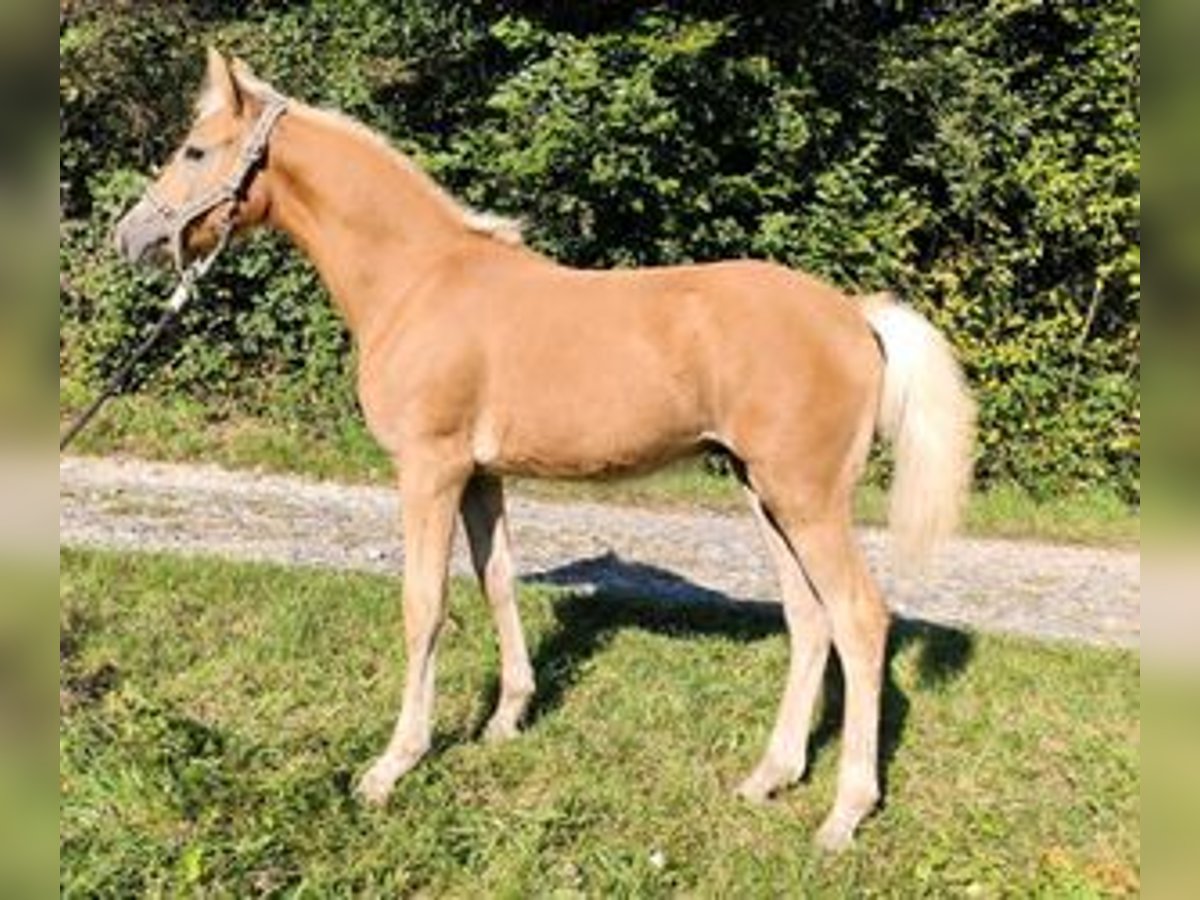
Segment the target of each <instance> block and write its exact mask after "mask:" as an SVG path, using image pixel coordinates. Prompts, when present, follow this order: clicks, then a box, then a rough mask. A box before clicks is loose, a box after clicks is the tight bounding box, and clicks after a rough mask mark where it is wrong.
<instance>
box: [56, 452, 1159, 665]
mask: <svg viewBox="0 0 1200 900" xmlns="http://www.w3.org/2000/svg"><path fill="white" fill-rule="evenodd" d="M59 501H60V505H59V538H60V543H61V545H63V546H75V547H94V548H106V549H118V550H130V551H170V552H175V553H184V554H202V555H216V556H223V557H227V558H230V559H236V560H260V561H269V562H275V563H283V564H287V565H297V566H319V567H325V568H335V569H347V570H356V571H364V572H377V573H390V574H395V573H398V572H399V571H400V567H401V564H402V561H403V552H404V551H403V547H402V545H401V542H400V536H399V515H398V504H399V497H398V495H397V493H396V492H395V491H393V490H389V489H386V488H379V487H363V486H351V485H342V484H334V483H328V482H314V481H308V480H304V479H300V478H296V477H291V476H281V475H264V474H260V473H255V472H247V471H229V470H225V469H221V468H219V467H217V466H211V465H181V464H173V463H158V462H147V461H144V460H137V459H121V458H108V457H106V458H90V457H65V458H63V459H62V460H61V461H60V463H59ZM510 519H511V525H512V530H513V544H514V550H515V554H516V557H517V564H518V571H519V572H520V573H521V576H522V577H523V578H525V579H526V580H530V581H539V582H543V583H550V584H557V585H562V586H566V587H570V588H571V589H572V590H583V591H594V592H599V593H605V594H621V595H639V596H655V597H662V598H665V599H672V600H679V601H684V602H686V601H698V600H703V599H712V598H714V597H721V598H731V599H735V600H759V601H763V600H768V601H769V600H773V599H774V597H775V595H776V586H775V580H774V574H773V572H772V570H771V568H770V566H769V564H768V561H767V559H766V555H765V552H764V551H763V549H762V547H761V544H760V539H759V537H758V534H757V532H756V530H755V527H754V524H753V522H752V521H751V519H750V517H749V514H746V515H744V516H738V515H729V514H722V513H715V512H708V511H696V512H682V511H678V510H672V511H664V510H655V509H638V508H632V507H628V506H617V505H609V504H595V503H561V502H558V503H556V502H547V501H542V500H532V499H527V498H523V497H520V496H515V497H512V498H511V499H510ZM860 534H861V538H862V541H863V544H864V546H865V548H866V553H867V556H868V558H869V560H870V562H871V565H872V568H873V569H874V571H875V572H876V573H877V574H878V575H879V577H880V580H881V583H882V585H883V589H884V592H885V595H886V596H887V597H888V600H889V604H890V605H891V607H892V610H893V611H894V612H896V613H898V614H900V615H902V616H904V617H906V618H911V619H920V620H925V621H929V622H935V623H939V624H946V625H952V626H965V627H970V628H977V629H981V630H985V631H995V632H1007V633H1013V634H1021V635H1030V636H1034V637H1039V638H1044V639H1058V640H1070V641H1078V642H1083V643H1087V644H1096V645H1117V646H1124V647H1137V646H1138V644H1139V639H1140V631H1141V627H1140V607H1141V587H1140V583H1141V574H1140V568H1141V566H1140V555H1139V554H1138V553H1137V552H1131V551H1127V550H1112V549H1103V548H1091V547H1075V546H1065V545H1055V544H1040V543H1033V542H1027V541H1008V540H983V539H966V538H963V539H956V540H954V541H952V542H950V544H949V545H948V546H947V547H945V548H943V551H942V553H941V557H940V559H939V563H938V565H937V566H936V567H935V570H934V572H933V573H932V574H931V575H929V576H928V577H927V578H925V579H924V580H923V581H922V582H921V583H920V584H919V585H912V584H902V583H901V582H900V581H899V580H897V579H895V578H893V577H892V576H891V575H890V574H889V572H888V565H887V562H886V556H887V554H886V542H887V537H886V534H885V533H883V532H881V531H878V530H874V529H866V530H863V531H862V532H861V533H860ZM452 566H453V569H454V570H455V571H456V572H459V573H467V572H469V571H470V568H469V563H468V559H467V556H466V552H465V547H464V542H463V540H462V536H461V535H459V536H458V537H457V538H456V546H455V554H454V560H453V563H452Z"/></svg>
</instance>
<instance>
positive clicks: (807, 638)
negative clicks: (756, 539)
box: [738, 489, 830, 802]
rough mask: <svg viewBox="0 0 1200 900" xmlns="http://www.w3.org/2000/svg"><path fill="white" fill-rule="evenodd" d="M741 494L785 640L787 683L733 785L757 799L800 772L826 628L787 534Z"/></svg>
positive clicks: (759, 503) (758, 503) (795, 778)
mask: <svg viewBox="0 0 1200 900" xmlns="http://www.w3.org/2000/svg"><path fill="white" fill-rule="evenodd" d="M747 493H748V494H749V495H750V505H751V507H752V509H753V510H754V516H755V519H756V520H757V521H758V525H759V529H760V530H761V532H762V536H763V541H764V543H765V544H766V545H767V550H768V552H769V553H770V555H771V559H772V560H773V561H774V563H775V567H776V569H777V571H778V574H779V586H780V590H781V592H782V595H783V612H784V618H785V619H786V621H787V626H788V634H789V640H790V643H791V660H790V662H789V664H788V676H787V685H786V686H785V688H784V691H783V700H782V701H781V702H780V705H779V715H778V717H777V719H776V722H775V728H774V730H773V731H772V732H771V740H770V742H769V743H768V744H767V751H766V753H765V754H764V755H763V758H762V761H761V762H760V763H759V764H758V766H757V767H756V768H755V770H754V772H753V773H751V775H750V776H749V777H748V778H747V779H746V780H745V781H743V782H742V783H741V785H740V786H739V787H738V793H739V794H740V795H741V796H743V797H745V798H746V799H747V800H751V801H755V802H759V801H762V800H765V799H766V798H767V797H768V796H770V795H771V794H772V793H773V792H774V791H776V790H778V789H779V788H782V787H785V786H787V785H788V784H791V783H793V782H795V781H798V780H799V779H800V778H801V777H802V776H803V775H804V770H805V767H806V765H807V760H808V737H809V731H810V728H811V725H812V715H813V707H814V706H815V704H816V699H817V693H818V691H819V690H820V688H821V684H822V683H823V675H824V673H825V664H826V661H827V660H828V658H829V639H830V629H829V620H828V618H827V617H826V615H825V610H823V609H822V608H821V604H820V602H819V601H818V600H817V597H816V595H815V594H814V593H813V590H812V586H811V585H810V584H809V583H808V580H807V578H806V577H805V575H804V571H803V570H802V569H801V567H800V563H799V562H798V561H797V559H796V557H795V555H794V554H793V553H792V549H791V547H789V546H788V542H787V539H786V538H785V537H784V536H783V534H782V533H781V532H780V530H779V527H778V526H777V525H776V523H775V522H774V521H773V520H772V519H771V517H770V515H769V514H768V513H767V512H766V510H765V509H764V508H763V505H762V501H761V500H760V499H759V498H758V495H757V494H754V493H753V491H751V490H749V489H747Z"/></svg>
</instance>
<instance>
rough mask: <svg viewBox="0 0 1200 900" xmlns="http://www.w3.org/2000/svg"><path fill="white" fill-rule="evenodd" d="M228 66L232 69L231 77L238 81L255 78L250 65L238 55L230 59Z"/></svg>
mask: <svg viewBox="0 0 1200 900" xmlns="http://www.w3.org/2000/svg"><path fill="white" fill-rule="evenodd" d="M229 68H230V69H232V70H233V77H234V78H236V79H237V80H238V81H243V80H244V81H254V80H255V78H256V76H255V74H254V71H253V70H252V69H251V68H250V65H249V64H248V63H247V62H246V61H245V60H244V59H242V58H241V57H240V56H235V57H234V58H233V59H232V60H231V61H230V63H229Z"/></svg>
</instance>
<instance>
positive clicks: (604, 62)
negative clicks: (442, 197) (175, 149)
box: [60, 0, 1141, 501]
mask: <svg viewBox="0 0 1200 900" xmlns="http://www.w3.org/2000/svg"><path fill="white" fill-rule="evenodd" d="M232 6H233V7H234V8H229V5H226V4H222V5H219V6H218V5H216V4H184V3H179V2H177V3H172V2H161V3H155V4H132V3H129V4H120V3H118V4H115V5H107V6H103V7H101V6H99V5H96V6H89V7H86V12H84V13H80V14H79V16H80V18H79V19H77V20H76V21H72V22H69V23H68V25H67V27H66V29H65V30H64V31H63V32H62V33H61V36H60V53H61V55H62V69H61V72H62V74H61V78H60V101H61V104H62V110H63V114H62V154H63V162H62V173H63V179H64V198H65V199H64V202H65V204H66V211H67V213H68V214H69V216H70V217H74V218H80V219H82V218H83V217H86V223H84V224H79V225H78V226H72V227H69V228H67V229H65V230H64V237H63V239H62V241H61V248H62V256H63V265H64V267H65V268H66V269H67V270H68V272H69V273H70V275H71V277H72V278H73V279H74V280H75V282H76V283H77V285H78V286H80V288H81V292H82V293H83V294H84V295H85V296H86V297H87V298H88V299H87V300H86V301H84V300H80V301H79V302H76V303H71V304H68V305H66V306H65V307H64V313H63V348H64V352H63V366H64V369H65V371H66V373H67V376H68V377H69V378H73V379H81V380H94V379H95V378H96V377H97V376H98V375H99V374H101V372H102V371H103V364H102V360H103V359H104V358H105V357H106V354H108V353H109V352H110V351H112V349H113V348H114V347H119V346H122V345H124V344H128V343H129V342H131V341H133V340H134V339H135V335H136V331H137V327H138V326H139V325H141V324H143V323H144V322H145V319H146V316H147V314H148V312H149V311H148V310H147V309H146V308H145V301H144V300H142V299H140V298H142V297H144V296H145V293H144V292H143V291H142V288H143V287H144V280H145V278H146V276H144V275H140V274H134V273H130V272H129V271H128V270H127V269H126V268H125V267H123V266H120V265H119V264H117V263H116V262H115V260H113V259H112V258H111V254H110V253H109V252H108V250H107V248H106V246H105V242H104V241H105V239H104V238H103V237H102V236H103V234H104V233H106V232H107V229H108V228H109V227H110V225H111V220H112V217H113V216H114V214H115V212H116V210H117V209H118V208H119V205H120V204H118V203H117V202H116V201H117V199H118V198H119V199H124V198H126V197H128V196H131V195H132V194H133V193H136V190H135V189H134V188H135V184H136V182H134V181H133V180H131V179H130V177H129V175H128V174H127V172H126V167H134V168H138V169H143V168H145V167H146V164H147V162H148V160H149V159H150V158H154V157H161V155H162V153H163V151H164V149H165V147H166V146H169V145H170V144H171V143H172V141H173V140H174V136H175V135H176V134H178V132H179V131H180V129H181V128H182V127H183V123H184V119H185V118H186V100H187V99H188V98H186V97H181V95H180V92H179V87H178V85H179V84H180V83H184V84H190V83H194V81H195V79H198V77H199V73H198V66H199V60H200V56H201V55H200V53H199V49H198V48H199V46H200V44H201V43H203V42H212V43H215V44H217V45H219V46H222V47H225V48H227V49H230V50H231V51H234V52H237V53H239V54H240V55H243V56H244V57H246V58H247V59H249V60H250V61H251V62H252V63H253V64H254V65H255V66H256V67H257V68H259V69H260V70H261V71H262V72H263V74H264V75H266V76H268V77H270V78H271V79H272V80H273V81H274V82H275V83H276V84H277V85H278V86H279V87H281V88H282V89H284V90H289V91H292V92H294V93H296V94H297V95H298V96H301V97H303V98H305V99H308V100H310V101H314V102H319V103H328V104H331V105H336V106H339V107H341V108H343V109H345V110H346V111H348V112H350V113H351V114H353V115H355V116H358V117H360V118H362V119H364V120H366V121H367V122H368V123H369V124H371V125H372V126H374V127H376V128H379V129H380V130H382V131H384V132H386V133H387V134H389V135H391V136H392V137H393V138H394V139H395V140H396V141H397V142H398V143H399V144H400V145H401V146H402V147H403V148H404V149H406V150H407V151H409V152H411V153H413V154H414V155H415V156H416V157H417V158H418V160H419V161H420V162H421V163H422V164H424V165H426V166H427V167H429V168H430V169H431V170H432V172H433V173H434V174H435V175H436V176H437V177H438V178H440V179H441V180H443V182H445V183H446V184H447V185H448V186H449V187H451V188H452V189H454V190H456V191H457V192H458V193H459V194H460V195H461V196H463V197H464V199H466V200H468V201H469V202H471V203H473V204H476V205H479V206H484V207H489V208H495V209H498V210H500V211H505V212H511V213H516V214H518V215H521V216H522V217H524V218H526V219H527V220H528V222H529V223H530V226H531V229H530V240H531V242H532V243H533V244H534V245H535V246H537V247H538V248H539V249H541V250H543V251H545V252H547V253H548V254H550V255H552V256H554V257H556V258H558V259H561V260H563V261H564V262H568V263H572V264H577V265H588V266H612V265H617V266H632V265H654V264H663V263H672V262H681V261H687V260H710V259H720V258H725V257H738V256H760V257H769V258H773V259H777V260H780V261H782V262H785V263H787V264H789V265H793V266H798V267H801V268H805V269H808V270H810V271H814V272H816V273H818V274H821V275H823V276H825V277H827V278H829V279H831V280H833V281H835V282H836V283H838V284H840V285H842V286H843V287H845V288H847V289H849V290H859V291H868V290H875V289H879V288H883V287H889V288H892V289H894V290H896V291H898V292H899V293H900V294H902V295H903V296H905V297H906V298H907V299H908V300H910V301H911V302H912V303H914V304H915V305H916V306H918V307H919V308H921V309H922V310H923V311H924V312H926V313H927V314H929V315H930V316H931V318H933V319H934V321H935V322H937V323H938V324H939V325H940V326H941V327H943V328H944V329H945V330H946V332H947V333H948V334H949V335H950V337H951V339H952V340H953V341H954V342H955V343H956V345H957V346H958V347H959V349H960V351H961V352H962V355H963V358H964V360H965V363H966V365H967V368H968V370H969V375H970V377H971V380H972V382H973V383H974V384H975V386H976V389H977V392H978V396H979V399H980V402H981V423H980V425H981V429H980V435H981V443H980V460H979V472H980V476H981V478H982V479H983V480H984V481H986V482H1015V483H1018V484H1020V485H1022V486H1024V487H1025V488H1026V489H1028V490H1030V491H1033V492H1035V493H1037V494H1040V495H1046V494H1051V493H1064V492H1068V491H1071V490H1073V489H1075V488H1077V487H1080V486H1085V485H1098V486H1103V487H1107V488H1112V489H1115V490H1117V491H1118V492H1119V493H1120V494H1121V495H1122V496H1124V497H1125V498H1126V499H1128V500H1130V501H1136V499H1137V497H1138V496H1139V494H1140V475H1139V470H1140V434H1141V429H1140V361H1139V351H1140V324H1139V304H1140V297H1141V294H1140V252H1139V244H1138V240H1139V237H1138V225H1139V220H1140V206H1139V196H1140V186H1139V181H1140V138H1139V122H1140V112H1139V107H1138V91H1139V83H1140V49H1139V41H1140V20H1139V13H1138V7H1137V5H1136V4H1135V3H1134V2H1132V0H1119V2H1114V3H1109V4H1104V5H1102V6H1100V7H1096V6H1095V5H1093V4H1089V3H1085V2H1083V0H1075V2H1071V3H1063V4H1055V5H1054V6H1047V5H1046V4H1043V3H1040V2H1035V0H1016V2H1012V3H1006V4H1002V5H997V6H993V7H988V8H987V10H986V11H980V10H979V9H978V8H977V7H976V6H975V5H970V4H958V3H920V4H916V5H910V4H904V5H903V6H902V7H900V8H899V9H894V8H892V7H891V5H888V4H874V3H865V2H863V3H845V2H834V0H829V2H825V3H819V4H816V5H812V6H803V7H801V6H799V5H798V6H797V7H794V8H792V7H789V8H788V9H787V10H785V11H782V12H781V11H780V10H779V9H778V6H777V5H776V4H766V3H751V4H748V5H742V6H739V8H738V11H736V12H730V11H729V8H727V7H725V6H724V5H719V4H706V3H702V4H699V5H697V6H696V7H694V8H692V9H691V10H690V11H687V12H683V11H679V10H676V9H674V8H669V7H655V8H652V9H643V8H640V7H639V6H638V5H637V4H630V3H627V2H622V3H613V4H603V5H600V6H597V7H588V8H581V9H579V10H572V11H562V10H560V9H559V7H557V6H555V5H552V4H542V3H536V2H509V3H506V4H501V5H499V6H500V8H499V9H496V8H495V7H493V6H491V5H486V6H485V5H484V4H481V3H468V4H457V5H454V6H453V8H448V7H446V6H444V5H441V4H435V3H433V2H430V0H423V2H408V3H402V4H401V3H378V2H364V0H355V2H330V0H325V2H320V0H318V2H312V3H296V2H292V3H271V4H266V3H260V2H253V0H245V2H242V3H240V4H234V5H232ZM114 38H115V39H116V40H117V44H118V46H117V49H116V50H114V48H113V45H112V43H111V41H112V40H113V39H114ZM85 76H86V77H85ZM216 274H217V277H216V278H215V279H214V281H213V283H212V287H210V288H209V289H208V290H207V293H208V295H209V297H210V299H209V302H208V303H207V305H206V307H205V309H204V310H202V311H198V312H196V313H194V314H193V319H192V321H191V322H190V323H189V328H188V329H187V335H186V337H184V338H183V339H182V340H181V342H180V343H179V345H178V347H176V348H174V349H172V350H171V351H170V352H169V353H167V354H164V356H163V357H162V358H161V359H160V360H159V361H158V362H160V363H162V362H166V361H167V359H168V357H169V361H170V364H169V366H167V368H166V369H165V370H164V372H163V374H162V375H161V376H158V377H156V379H155V382H154V385H153V389H154V390H158V391H164V392H183V393H188V394H193V395H201V396H213V397H217V396H220V397H222V398H226V399H225V402H227V403H231V404H235V405H237V406H239V407H241V408H245V409H249V410H250V411H253V412H259V413H262V414H266V415H280V414H282V415H287V416H289V417H297V416H299V417H303V418H306V419H309V420H314V421H316V422H318V423H319V422H320V421H322V420H323V419H325V418H330V419H331V420H338V419H339V418H340V417H344V416H349V415H354V414H355V412H354V403H353V397H352V392H351V389H350V383H351V381H350V378H349V375H348V371H349V365H350V363H349V360H350V356H351V354H350V345H349V342H348V340H347V338H346V336H345V334H344V332H343V331H342V329H341V326H340V324H339V323H338V322H337V320H336V319H335V317H334V316H333V314H332V312H331V311H330V306H329V304H328V303H327V302H324V301H323V300H322V299H321V298H320V297H319V295H320V294H321V293H322V291H321V288H320V287H319V285H318V284H317V282H316V281H315V279H314V276H313V275H312V274H311V270H310V269H309V268H308V267H307V265H306V264H304V263H303V262H301V261H300V260H298V258H297V255H296V254H293V253H291V252H290V251H288V250H287V249H285V248H284V247H283V246H282V245H281V244H280V242H279V241H278V240H255V241H253V242H251V243H249V244H248V245H247V246H246V247H244V248H243V249H242V250H241V251H240V252H239V253H237V254H235V255H231V256H230V258H229V260H228V261H226V262H225V263H223V265H222V267H221V268H220V270H219V272H217V273H216ZM279 398H283V400H282V401H281V400H280V399H279Z"/></svg>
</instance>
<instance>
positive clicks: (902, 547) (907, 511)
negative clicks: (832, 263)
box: [863, 294, 975, 571]
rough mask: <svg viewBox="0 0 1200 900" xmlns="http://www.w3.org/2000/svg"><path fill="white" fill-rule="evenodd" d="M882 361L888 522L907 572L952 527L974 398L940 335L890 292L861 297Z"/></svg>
mask: <svg viewBox="0 0 1200 900" xmlns="http://www.w3.org/2000/svg"><path fill="white" fill-rule="evenodd" d="M863 312H864V313H865V315H866V317H867V321H868V322H869V323H870V325H871V328H872V329H873V330H874V331H875V333H876V334H877V335H878V336H879V340H880V342H881V343H882V344H883V351H884V355H885V357H886V363H885V368H884V375H883V394H882V397H881V400H880V405H879V419H878V423H877V427H878V430H879V432H880V434H881V435H882V436H883V437H885V438H886V439H888V440H889V441H891V442H892V445H893V447H894V450H895V474H894V476H893V481H892V491H891V497H890V500H889V509H888V525H889V527H890V528H891V531H892V539H893V547H894V549H893V555H894V558H895V560H896V563H897V564H898V566H899V567H900V568H902V569H905V570H908V571H913V570H917V569H920V568H922V567H923V566H924V565H925V564H926V563H927V562H928V560H929V557H930V555H931V552H932V550H933V546H934V544H935V543H937V541H938V540H940V539H941V538H944V537H946V536H948V535H949V534H950V533H951V532H952V531H954V529H955V527H957V525H958V521H959V518H960V517H961V515H962V511H963V506H964V504H965V502H966V497H967V491H968V489H969V487H970V482H971V464H972V455H973V444H974V439H975V402H974V401H973V400H972V399H971V394H970V391H969V390H968V388H967V383H966V380H965V379H964V378H963V374H962V369H961V368H959V365H958V362H957V360H955V358H954V352H953V350H951V348H950V345H949V344H948V343H947V342H946V339H945V338H944V337H943V336H942V335H941V333H940V332H938V330H937V329H936V328H934V327H933V326H932V325H931V324H929V322H928V321H927V320H926V319H925V318H924V317H923V316H922V315H921V314H920V313H918V312H916V311H915V310H913V309H911V308H910V307H907V306H903V305H901V304H899V303H897V302H896V299H895V298H894V297H892V296H891V295H890V294H873V295H871V296H869V297H864V298H863Z"/></svg>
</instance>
